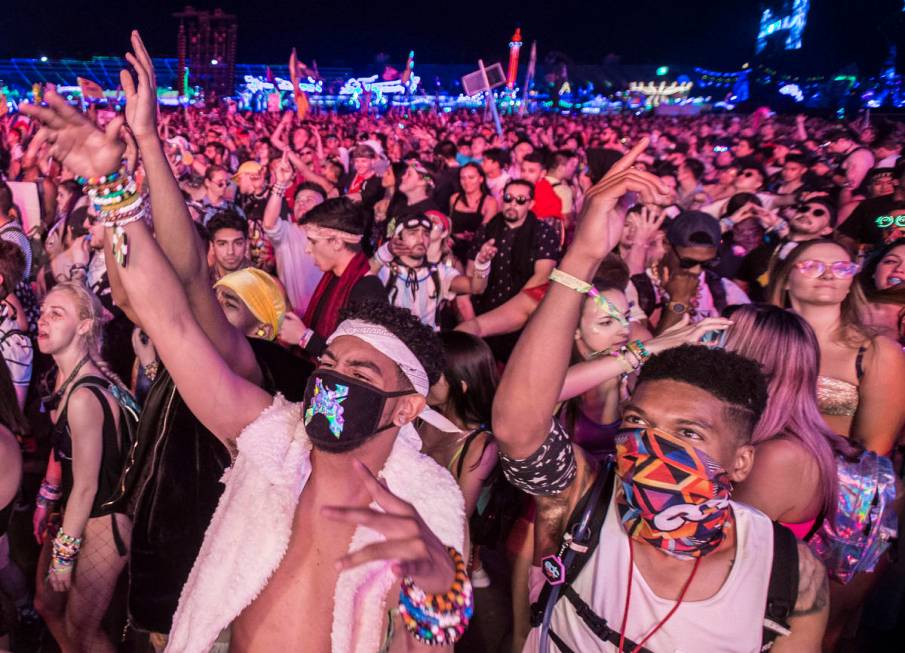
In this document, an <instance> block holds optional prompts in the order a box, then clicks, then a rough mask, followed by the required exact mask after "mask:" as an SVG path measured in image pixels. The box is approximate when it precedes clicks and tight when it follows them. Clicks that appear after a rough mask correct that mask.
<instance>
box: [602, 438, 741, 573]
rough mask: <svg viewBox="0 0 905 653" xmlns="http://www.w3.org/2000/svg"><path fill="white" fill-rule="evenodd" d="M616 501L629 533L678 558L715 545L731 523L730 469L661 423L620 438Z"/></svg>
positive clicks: (617, 457)
mask: <svg viewBox="0 0 905 653" xmlns="http://www.w3.org/2000/svg"><path fill="white" fill-rule="evenodd" d="M616 472H617V474H618V475H619V478H620V480H621V483H622V492H619V493H617V498H616V505H617V508H618V509H619V514H620V517H621V519H622V526H623V528H624V529H625V532H626V533H628V535H629V536H630V537H632V538H634V539H636V540H638V541H642V542H646V543H648V544H650V545H652V546H655V547H657V548H659V549H662V550H663V552H664V553H668V554H669V555H672V556H675V557H677V558H697V557H699V556H704V555H707V554H708V553H710V552H711V551H713V550H714V549H716V548H717V547H718V546H719V545H720V543H721V542H722V541H723V537H724V534H725V530H726V529H727V528H730V527H731V525H732V509H731V507H730V504H729V495H730V492H731V489H732V484H731V482H730V481H729V475H728V474H727V473H726V470H724V469H723V468H722V467H721V466H720V465H719V464H718V463H717V462H716V461H715V460H713V459H712V458H711V457H710V456H708V455H707V454H706V453H704V452H703V451H701V450H699V449H696V448H694V447H693V446H691V445H690V444H688V443H687V442H685V441H683V440H682V439H680V438H677V437H676V436H674V435H670V434H669V433H666V432H665V431H661V430H659V429H631V430H623V431H621V432H620V434H619V436H618V437H617V439H616Z"/></svg>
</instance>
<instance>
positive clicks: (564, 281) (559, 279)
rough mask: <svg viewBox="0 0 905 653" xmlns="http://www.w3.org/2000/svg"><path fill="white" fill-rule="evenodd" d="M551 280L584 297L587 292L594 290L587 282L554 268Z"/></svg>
mask: <svg viewBox="0 0 905 653" xmlns="http://www.w3.org/2000/svg"><path fill="white" fill-rule="evenodd" d="M549 278H550V281H552V282H553V283H558V284H559V285H561V286H565V287H566V288H568V289H569V290H574V291H575V292H577V293H580V294H582V295H584V294H587V292H588V291H589V290H590V289H591V288H593V286H592V285H591V284H589V283H588V282H587V281H582V280H581V279H579V278H578V277H573V276H572V275H571V274H569V273H568V272H563V271H562V270H560V269H559V268H553V272H551V273H550V277H549Z"/></svg>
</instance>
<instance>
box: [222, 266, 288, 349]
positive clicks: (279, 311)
mask: <svg viewBox="0 0 905 653" xmlns="http://www.w3.org/2000/svg"><path fill="white" fill-rule="evenodd" d="M220 286H224V287H226V288H229V289H230V290H232V291H233V292H234V293H236V294H237V295H238V296H239V299H241V300H242V301H243V302H244V303H245V305H246V306H247V307H248V310H250V311H251V313H252V315H254V316H255V317H256V318H257V319H258V321H260V322H263V323H264V324H269V325H270V326H271V327H272V329H273V336H272V337H271V340H272V339H273V338H274V337H276V334H277V333H278V332H279V330H280V326H281V325H282V324H283V316H285V315H286V299H285V298H284V297H283V289H282V288H280V285H279V284H278V283H277V282H276V280H275V279H274V278H273V277H272V276H270V275H269V274H267V273H266V272H263V271H261V270H258V269H257V268H243V269H241V270H236V271H235V272H230V273H229V274H227V275H225V276H224V277H223V278H221V279H220V281H218V282H217V283H216V284H214V287H215V288H217V287H220Z"/></svg>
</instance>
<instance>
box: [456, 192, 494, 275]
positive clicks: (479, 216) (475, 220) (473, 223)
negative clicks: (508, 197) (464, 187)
mask: <svg viewBox="0 0 905 653" xmlns="http://www.w3.org/2000/svg"><path fill="white" fill-rule="evenodd" d="M464 199H465V196H464V195H463V194H461V193H460V194H459V195H458V196H457V197H456V201H455V203H454V204H453V205H452V210H451V211H450V212H449V219H450V222H451V223H452V238H453V254H455V256H456V258H458V259H459V260H460V261H463V262H464V261H465V260H466V259H467V257H468V249H469V248H470V247H471V241H472V239H473V238H474V234H475V232H476V231H477V230H478V229H480V227H481V223H482V222H484V214H483V213H482V209H483V208H484V200H485V199H487V195H481V199H480V201H479V202H478V209H477V210H476V211H460V210H459V209H458V208H457V207H458V206H459V204H460V203H462V202H463V200H464Z"/></svg>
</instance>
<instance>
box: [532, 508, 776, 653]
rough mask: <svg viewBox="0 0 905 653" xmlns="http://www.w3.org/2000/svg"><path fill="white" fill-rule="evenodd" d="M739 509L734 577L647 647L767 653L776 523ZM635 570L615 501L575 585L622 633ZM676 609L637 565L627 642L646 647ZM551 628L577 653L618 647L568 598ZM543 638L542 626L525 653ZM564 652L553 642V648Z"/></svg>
mask: <svg viewBox="0 0 905 653" xmlns="http://www.w3.org/2000/svg"><path fill="white" fill-rule="evenodd" d="M614 494H615V493H614ZM731 505H732V509H733V511H734V512H735V523H736V536H737V538H736V547H737V549H736V550H737V552H738V555H736V557H735V564H734V565H733V566H732V570H731V571H730V572H729V577H728V578H727V579H726V582H725V583H724V584H723V586H722V587H721V588H720V589H719V591H718V592H717V593H716V594H714V595H713V596H712V597H710V598H709V599H707V600H705V601H683V602H682V605H681V606H679V609H678V610H677V611H676V613H675V614H674V615H673V617H672V618H671V619H670V620H669V621H667V622H666V624H665V625H663V627H661V628H660V629H659V630H658V631H657V632H656V633H654V635H653V637H651V638H650V639H649V640H647V642H646V643H645V644H644V647H645V648H647V649H649V650H651V651H653V653H702V652H703V651H707V653H758V652H759V651H760V650H761V639H762V637H763V622H764V608H765V606H766V604H767V586H768V584H769V582H770V571H771V568H772V564H773V525H772V522H771V521H770V519H769V518H768V517H767V516H766V515H764V514H763V513H761V512H759V511H757V510H755V509H754V508H750V507H748V506H745V505H742V504H739V503H736V502H734V501H733V502H731ZM691 564H692V563H689V572H690V570H691ZM628 565H629V545H628V536H627V535H626V534H625V531H623V530H622V527H621V525H620V524H619V511H618V509H617V508H616V506H615V503H614V499H611V500H610V507H609V510H608V511H607V516H606V520H605V522H604V524H603V528H602V529H601V532H600V543H599V544H598V545H597V548H596V549H595V550H594V553H593V554H592V555H591V559H590V560H588V562H587V564H586V565H585V567H584V569H582V571H581V573H580V574H579V575H578V578H577V579H576V580H575V583H574V584H573V585H572V587H573V588H574V589H575V591H576V592H577V593H578V595H579V596H580V597H581V598H582V599H583V600H584V601H585V603H587V604H588V605H589V606H591V608H592V609H593V610H594V612H595V614H597V615H598V616H600V617H603V618H604V619H606V621H607V624H608V625H609V626H610V628H612V629H613V630H616V631H617V632H618V631H619V629H620V628H621V627H622V613H623V610H624V609H625V593H626V590H627V587H626V584H625V581H626V579H627V578H628ZM674 605H675V601H671V600H668V599H663V598H660V597H659V596H657V595H656V594H654V592H653V591H652V590H651V588H650V587H649V586H648V584H647V582H645V580H644V577H643V576H642V575H641V572H640V571H638V568H637V566H636V567H635V569H634V573H633V577H632V600H631V605H630V606H629V616H628V631H627V633H626V635H627V637H628V638H630V639H631V640H632V641H633V642H635V643H638V642H640V641H641V640H642V639H643V638H644V636H645V635H646V634H647V633H648V632H650V630H651V629H652V628H653V627H654V626H656V624H658V623H659V622H660V620H661V619H663V618H664V617H665V616H666V615H667V614H668V613H669V611H670V610H671V609H672V608H673V606H674ZM551 630H552V631H553V632H555V633H556V634H557V635H558V636H559V637H560V638H561V639H562V640H563V642H565V644H566V645H567V646H569V647H570V648H571V649H572V650H573V651H576V653H591V652H601V653H603V652H605V653H611V652H612V651H616V650H617V647H615V646H613V645H612V644H609V643H607V642H603V641H601V640H600V639H598V638H597V636H596V635H595V634H594V633H593V631H591V629H589V628H588V627H587V626H586V625H585V622H584V621H582V619H581V617H579V616H578V614H577V613H576V612H575V608H574V607H573V606H572V604H571V603H570V602H569V600H568V599H566V598H565V597H563V598H561V599H560V600H559V602H558V603H557V604H556V609H555V610H554V612H553V618H552V619H551ZM539 641H540V628H534V629H532V630H531V632H530V634H529V635H528V639H527V641H526V642H525V648H524V649H523V652H524V653H534V652H536V651H537V650H538V643H539ZM558 650H559V649H558V648H557V647H556V645H555V644H554V643H553V642H552V641H551V642H550V651H558Z"/></svg>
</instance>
